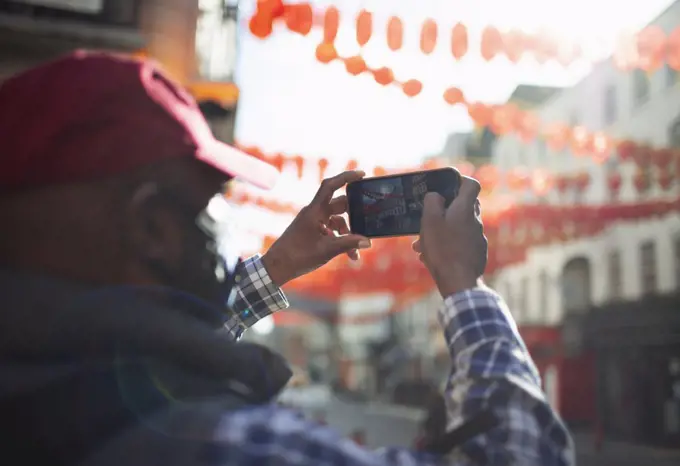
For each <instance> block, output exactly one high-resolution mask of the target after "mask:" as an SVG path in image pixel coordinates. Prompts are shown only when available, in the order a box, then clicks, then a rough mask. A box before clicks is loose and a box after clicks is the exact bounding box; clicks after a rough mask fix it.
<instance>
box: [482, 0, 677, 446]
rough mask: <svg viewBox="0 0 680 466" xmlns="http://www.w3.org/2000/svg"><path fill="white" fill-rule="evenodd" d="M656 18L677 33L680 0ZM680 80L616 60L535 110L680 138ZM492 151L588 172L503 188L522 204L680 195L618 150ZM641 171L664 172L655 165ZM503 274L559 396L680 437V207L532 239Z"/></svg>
mask: <svg viewBox="0 0 680 466" xmlns="http://www.w3.org/2000/svg"><path fill="white" fill-rule="evenodd" d="M653 24H654V25H655V26H659V27H661V28H662V29H663V30H664V32H665V33H666V34H668V33H670V32H671V31H672V30H673V29H675V28H677V27H678V26H680V3H674V4H673V5H672V6H671V7H669V9H668V10H667V11H666V12H664V13H663V14H662V15H661V16H659V17H658V18H657V19H656V20H655V21H654V22H653ZM677 84H678V78H677V73H676V72H675V71H673V70H672V69H670V68H669V67H668V66H664V67H663V68H662V69H660V70H658V71H656V72H654V73H650V74H648V73H645V72H642V71H633V72H622V71H619V70H618V69H617V68H616V67H615V66H614V63H613V62H612V61H611V60H607V61H604V62H601V63H599V64H597V65H596V66H595V67H594V69H593V70H592V72H591V73H590V74H589V75H588V76H586V77H585V78H584V79H583V80H581V81H580V82H579V83H578V84H576V85H575V86H573V87H571V88H567V89H564V90H562V91H560V92H556V93H554V94H553V95H551V96H549V97H548V99H547V100H546V101H545V102H543V103H542V104H541V105H539V106H537V107H535V109H534V110H535V111H536V114H537V116H538V117H539V119H540V121H541V122H543V123H547V124H550V123H567V124H568V125H570V126H571V127H584V128H586V129H588V130H590V131H602V132H605V133H606V134H608V135H611V136H612V137H614V138H617V139H626V140H632V141H635V142H637V143H639V144H648V145H651V146H652V147H655V148H673V149H678V148H680V86H678V85H677ZM492 161H493V164H494V165H496V166H497V167H498V168H499V169H500V171H501V172H506V173H507V172H508V171H510V170H513V169H517V168H522V169H527V170H533V169H541V170H546V171H548V172H550V173H552V174H556V175H576V174H578V173H587V174H588V177H589V180H590V183H589V185H588V187H587V188H586V189H582V188H578V187H573V188H570V189H567V190H566V191H564V192H558V190H552V191H550V192H549V193H548V194H547V195H543V194H541V195H540V196H539V195H537V194H535V193H533V192H531V191H530V190H526V191H523V192H520V193H517V192H514V193H510V192H509V191H508V192H506V193H504V194H506V195H508V194H511V195H513V196H514V201H515V202H516V203H517V204H519V205H521V204H527V203H528V204H539V203H548V204H551V205H573V204H587V205H606V204H613V203H619V204H625V203H639V202H644V201H653V200H668V201H674V200H677V199H678V198H679V197H680V186H679V185H678V183H677V181H674V182H673V183H674V184H672V185H671V186H670V187H668V188H665V189H662V188H661V187H660V186H659V185H658V184H657V183H649V185H648V186H647V187H645V188H644V189H640V187H639V186H636V184H635V183H634V182H633V179H634V176H635V174H636V173H637V171H638V170H641V168H639V167H637V166H636V164H635V163H633V162H621V161H620V159H619V158H618V157H617V156H616V154H614V153H613V154H611V157H609V158H608V159H607V160H606V161H605V162H604V163H602V164H600V163H597V162H596V161H594V160H593V159H592V158H590V157H587V156H578V155H577V154H573V153H571V152H570V151H569V150H564V151H561V152H554V151H551V150H550V148H549V147H548V146H547V144H546V143H545V141H543V140H540V139H537V140H535V141H534V142H533V143H528V144H527V143H525V142H522V141H521V140H519V139H518V138H517V137H515V136H512V135H508V136H503V137H501V138H499V139H498V140H497V141H496V143H495V145H494V149H493V156H492ZM642 170H648V171H649V172H648V175H650V176H653V175H654V172H653V170H655V169H654V168H652V167H647V168H642ZM613 172H617V173H619V174H620V175H621V179H622V184H621V187H620V189H618V192H613V191H612V189H611V187H610V184H609V182H608V180H609V178H610V174H612V173H613ZM500 190H502V188H500ZM493 278H494V283H495V287H496V289H497V290H498V291H499V292H500V293H501V294H502V295H503V296H504V297H505V299H506V300H507V302H508V304H509V306H510V309H511V310H512V312H513V314H514V316H515V319H516V320H517V322H518V323H519V325H520V329H521V330H523V331H524V332H525V333H531V334H532V335H537V334H538V332H544V333H543V336H541V337H540V338H539V337H536V338H538V340H537V341H536V344H537V345H538V344H539V343H540V347H541V351H539V353H540V354H539V355H538V356H537V355H535V356H534V357H535V359H536V360H537V362H538V363H539V366H540V365H542V364H544V363H545V367H544V368H543V369H544V371H543V373H544V378H545V373H546V372H548V371H550V372H551V373H552V374H557V375H556V378H557V381H556V382H554V383H555V384H557V386H558V387H559V388H558V389H556V390H554V391H556V392H557V393H558V395H556V401H555V402H556V403H557V404H558V405H559V407H560V410H561V411H562V414H563V416H564V417H565V418H566V419H567V420H568V421H574V422H584V423H587V424H591V425H593V426H596V427H598V428H601V429H603V430H604V432H605V433H606V434H608V435H610V436H614V437H620V438H623V439H627V440H634V441H644V442H649V443H662V444H668V445H671V444H675V445H679V444H680V429H678V428H677V425H678V420H680V400H679V399H678V396H680V395H678V394H677V393H674V390H673V389H672V380H674V379H673V375H672V371H673V368H674V367H675V366H677V364H680V359H679V358H680V313H678V312H677V310H678V309H680V298H678V293H679V292H680V216H679V215H678V214H677V213H670V214H665V215H659V216H656V217H654V218H650V219H648V220H645V221H624V220H621V221H617V222H615V223H612V224H611V225H609V226H608V227H607V228H605V229H604V230H603V231H602V232H600V233H599V234H597V235H595V236H591V237H588V238H583V239H579V240H573V241H568V242H565V243H562V244H559V245H554V244H553V245H550V246H541V247H534V248H530V250H529V252H528V254H527V257H526V260H525V261H523V262H521V263H518V264H515V265H512V266H509V267H506V268H505V269H503V270H501V271H500V272H498V273H497V274H496V275H495V276H494V277H493ZM670 309H675V311H670ZM551 329H552V330H555V329H556V330H559V332H554V331H551ZM532 332H533V333H532ZM526 338H527V337H526V336H525V339H526ZM530 349H531V346H530ZM550 361H552V363H550ZM554 379H555V376H553V380H554ZM674 442H675V443H674Z"/></svg>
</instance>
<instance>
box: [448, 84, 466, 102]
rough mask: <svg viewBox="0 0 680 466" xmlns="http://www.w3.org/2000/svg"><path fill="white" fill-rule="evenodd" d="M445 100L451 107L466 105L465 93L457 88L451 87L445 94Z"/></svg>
mask: <svg viewBox="0 0 680 466" xmlns="http://www.w3.org/2000/svg"><path fill="white" fill-rule="evenodd" d="M444 100H445V101H446V103H447V104H449V105H456V104H462V103H465V97H464V96H463V91H461V90H460V89H458V88H457V87H450V88H448V89H447V90H446V91H445V92H444Z"/></svg>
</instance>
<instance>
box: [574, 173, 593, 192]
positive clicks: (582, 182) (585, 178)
mask: <svg viewBox="0 0 680 466" xmlns="http://www.w3.org/2000/svg"><path fill="white" fill-rule="evenodd" d="M574 183H575V184H576V187H577V188H578V189H580V190H584V189H586V188H587V187H588V185H589V184H590V175H589V174H588V173H586V172H583V173H579V174H578V175H576V178H575V179H574Z"/></svg>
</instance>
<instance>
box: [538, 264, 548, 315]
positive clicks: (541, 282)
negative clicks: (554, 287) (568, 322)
mask: <svg viewBox="0 0 680 466" xmlns="http://www.w3.org/2000/svg"><path fill="white" fill-rule="evenodd" d="M538 287H539V288H538V292H539V300H538V301H539V302H538V305H539V307H540V309H539V310H538V311H539V312H540V313H541V320H542V322H541V323H543V324H545V323H546V322H547V321H548V316H549V315H550V312H549V309H548V306H549V304H548V293H549V292H550V278H549V277H548V272H546V271H545V270H543V271H541V275H540V276H539V278H538Z"/></svg>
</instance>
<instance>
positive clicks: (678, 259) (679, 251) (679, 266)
mask: <svg viewBox="0 0 680 466" xmlns="http://www.w3.org/2000/svg"><path fill="white" fill-rule="evenodd" d="M673 253H674V254H673V255H674V256H675V289H676V290H680V236H677V237H676V238H675V240H674V241H673Z"/></svg>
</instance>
